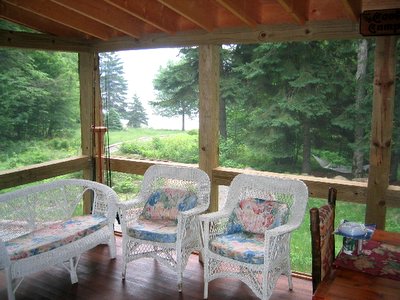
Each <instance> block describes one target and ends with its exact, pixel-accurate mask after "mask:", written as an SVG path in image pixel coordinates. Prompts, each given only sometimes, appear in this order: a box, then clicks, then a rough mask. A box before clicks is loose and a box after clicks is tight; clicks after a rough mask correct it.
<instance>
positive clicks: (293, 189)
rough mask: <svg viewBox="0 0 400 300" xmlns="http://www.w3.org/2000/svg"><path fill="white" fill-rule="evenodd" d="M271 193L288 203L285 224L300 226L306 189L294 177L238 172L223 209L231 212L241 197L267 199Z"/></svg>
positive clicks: (277, 199)
mask: <svg viewBox="0 0 400 300" xmlns="http://www.w3.org/2000/svg"><path fill="white" fill-rule="evenodd" d="M271 195H273V197H274V198H275V199H276V201H279V202H283V203H286V204H287V205H288V207H289V219H288V222H287V224H290V225H295V226H296V227H298V226H300V224H301V223H302V221H303V218H304V214H305V210H306V206H307V201H308V189H307V186H306V185H305V184H304V183H303V182H302V181H300V180H296V179H288V178H281V177H273V176H267V175H253V174H251V175H250V174H239V175H237V176H236V177H235V178H234V179H233V180H232V182H231V185H230V187H229V191H228V196H227V199H226V203H225V206H224V208H223V210H225V211H227V212H229V213H231V212H232V211H233V209H234V208H235V207H236V206H237V205H238V203H239V202H240V201H241V200H243V199H246V198H259V199H269V198H270V197H271Z"/></svg>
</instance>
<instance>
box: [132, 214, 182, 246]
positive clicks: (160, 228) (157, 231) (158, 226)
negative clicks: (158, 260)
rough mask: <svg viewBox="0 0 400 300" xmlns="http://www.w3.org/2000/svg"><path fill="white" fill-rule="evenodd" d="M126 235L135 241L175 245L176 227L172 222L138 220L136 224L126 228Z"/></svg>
mask: <svg viewBox="0 0 400 300" xmlns="http://www.w3.org/2000/svg"><path fill="white" fill-rule="evenodd" d="M127 231H128V235H129V236H131V237H134V238H137V239H141V240H147V241H153V242H161V243H175V242H176V232H177V225H176V222H175V221H174V220H161V219H159V220H157V219H156V220H147V219H140V220H139V221H138V223H136V224H135V225H133V226H130V227H128V228H127Z"/></svg>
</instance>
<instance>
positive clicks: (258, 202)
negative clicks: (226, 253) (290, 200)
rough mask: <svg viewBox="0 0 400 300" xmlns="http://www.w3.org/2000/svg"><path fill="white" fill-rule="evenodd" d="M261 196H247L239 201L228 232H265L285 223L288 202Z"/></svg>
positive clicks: (230, 220) (287, 214) (287, 215)
mask: <svg viewBox="0 0 400 300" xmlns="http://www.w3.org/2000/svg"><path fill="white" fill-rule="evenodd" d="M273 199H275V198H274V197H273V196H272V195H271V197H270V200H265V199H259V198H246V199H243V200H241V201H240V202H239V205H238V207H236V208H235V209H234V210H233V212H232V215H231V217H230V219H229V222H228V228H227V233H228V234H230V233H237V232H243V231H246V232H251V233H258V234H263V233H264V232H265V230H267V229H272V228H275V227H277V226H280V225H283V224H285V223H286V222H287V220H288V217H289V207H288V205H287V204H286V203H283V202H279V201H275V200H273Z"/></svg>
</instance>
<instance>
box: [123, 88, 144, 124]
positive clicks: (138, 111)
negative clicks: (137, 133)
mask: <svg viewBox="0 0 400 300" xmlns="http://www.w3.org/2000/svg"><path fill="white" fill-rule="evenodd" d="M127 119H128V126H130V127H134V128H140V126H141V125H147V124H148V119H147V114H146V110H145V109H144V107H143V105H142V103H141V102H140V100H139V97H138V96H137V95H136V94H135V95H134V96H133V97H132V102H131V103H129V104H128V108H127Z"/></svg>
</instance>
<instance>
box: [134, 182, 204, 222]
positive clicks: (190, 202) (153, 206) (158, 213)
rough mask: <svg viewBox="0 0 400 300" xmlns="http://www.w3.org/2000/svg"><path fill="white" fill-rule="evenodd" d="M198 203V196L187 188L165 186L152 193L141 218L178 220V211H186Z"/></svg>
mask: <svg viewBox="0 0 400 300" xmlns="http://www.w3.org/2000/svg"><path fill="white" fill-rule="evenodd" d="M196 205H197V196H196V194H195V193H194V192H188V191H186V190H180V189H173V188H163V189H159V190H156V191H155V192H154V193H152V194H151V195H150V197H149V199H148V200H147V202H146V204H145V206H144V209H143V211H142V214H141V216H140V219H141V220H144V219H146V220H176V219H177V216H178V211H186V210H189V209H192V208H194V207H195V206H196Z"/></svg>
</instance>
